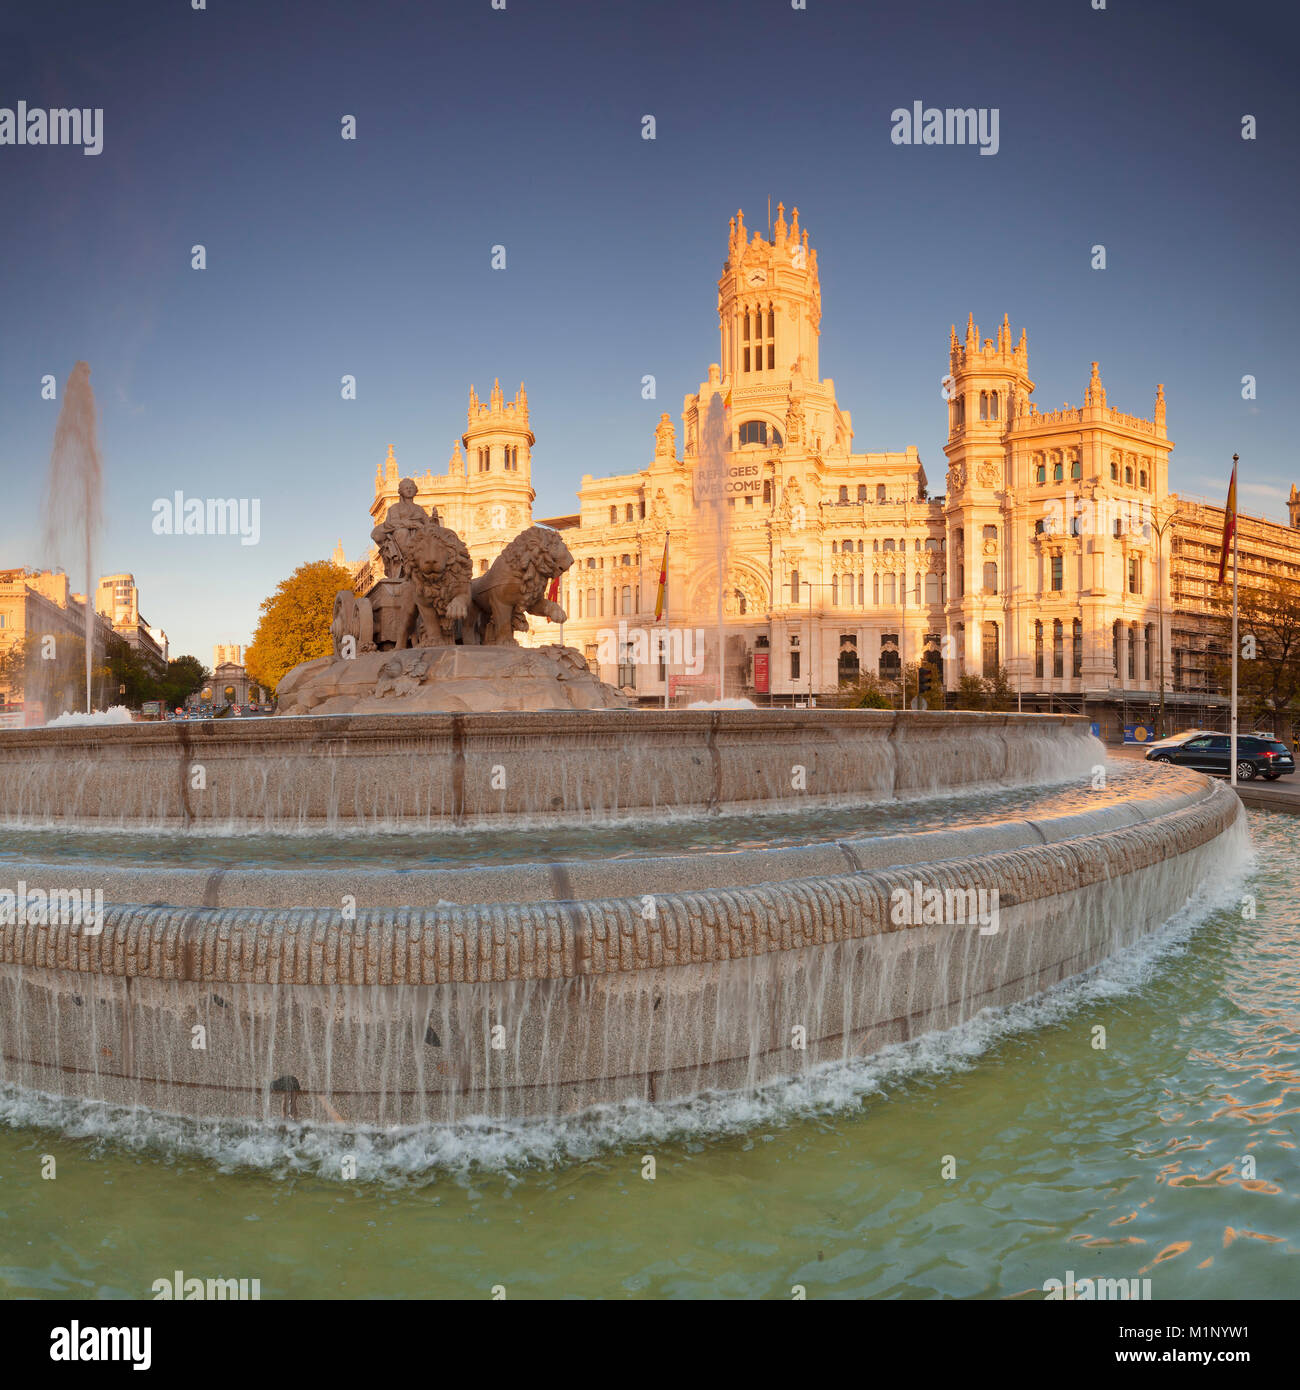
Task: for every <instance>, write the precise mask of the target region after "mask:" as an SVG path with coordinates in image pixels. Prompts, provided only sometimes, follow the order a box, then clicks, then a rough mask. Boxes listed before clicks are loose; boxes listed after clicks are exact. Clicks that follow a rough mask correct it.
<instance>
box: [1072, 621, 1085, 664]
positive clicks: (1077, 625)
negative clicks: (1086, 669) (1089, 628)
mask: <svg viewBox="0 0 1300 1390" xmlns="http://www.w3.org/2000/svg"><path fill="white" fill-rule="evenodd" d="M1073 635H1074V641H1073V648H1074V651H1073V660H1072V662H1071V665H1072V666H1073V668H1074V674H1075V675H1076V676H1081V675H1083V623H1082V622H1081V621H1080V620H1079V619H1078V618H1076V619H1075V620H1074V634H1073Z"/></svg>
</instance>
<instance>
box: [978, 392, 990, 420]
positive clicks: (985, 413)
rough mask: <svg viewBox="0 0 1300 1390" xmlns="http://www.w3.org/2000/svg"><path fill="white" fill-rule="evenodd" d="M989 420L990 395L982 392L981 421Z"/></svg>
mask: <svg viewBox="0 0 1300 1390" xmlns="http://www.w3.org/2000/svg"><path fill="white" fill-rule="evenodd" d="M988 418H989V393H988V392H987V391H981V392H980V419H981V420H987V419H988Z"/></svg>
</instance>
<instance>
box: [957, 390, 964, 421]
mask: <svg viewBox="0 0 1300 1390" xmlns="http://www.w3.org/2000/svg"><path fill="white" fill-rule="evenodd" d="M965 423H966V397H965V396H958V397H957V428H958V429H961V428H962V427H963V426H964V425H965Z"/></svg>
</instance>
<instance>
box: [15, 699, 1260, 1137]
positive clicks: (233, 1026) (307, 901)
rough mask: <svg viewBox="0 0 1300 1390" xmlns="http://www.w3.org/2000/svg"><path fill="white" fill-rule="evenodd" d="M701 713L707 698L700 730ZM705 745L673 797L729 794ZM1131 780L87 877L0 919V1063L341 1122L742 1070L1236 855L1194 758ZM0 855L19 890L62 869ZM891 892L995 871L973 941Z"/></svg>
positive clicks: (806, 1057)
mask: <svg viewBox="0 0 1300 1390" xmlns="http://www.w3.org/2000/svg"><path fill="white" fill-rule="evenodd" d="M603 717H604V716H602V718H603ZM619 717H620V718H621V717H622V716H619ZM633 717H634V718H637V717H638V716H633ZM470 718H471V720H475V719H478V718H481V717H480V716H472V717H470ZM1030 720H1032V717H1030ZM306 722H311V723H320V722H325V721H306ZM729 722H730V721H729V719H727V718H725V717H724V718H723V719H721V720H720V719H718V718H717V717H716V716H715V715H712V714H710V715H708V716H706V718H705V719H704V720H703V721H702V722H701V726H700V732H702V733H704V734H706V735H707V732H708V730H709V729H710V728H711V729H712V730H714V732H715V735H716V734H717V733H718V732H720V730H721V727H722V726H723V725H725V724H727V723H729ZM810 722H811V721H810ZM1013 722H1014V721H1006V722H1004V723H1003V724H1001V725H999V726H998V728H999V730H1000V732H999V733H997V734H995V735H994V737H1005V733H1006V731H1007V730H1008V729H1009V728H1011V727H1012V726H1013ZM1026 726H1027V727H1035V726H1034V725H1033V724H1032V723H1031V722H1030V721H1026ZM768 727H769V728H771V727H772V726H770V725H769V726H768ZM839 727H843V726H839ZM859 727H861V728H869V729H871V730H872V734H871V736H868V737H864V738H863V745H862V746H863V749H864V754H868V753H870V754H876V755H880V754H882V749H881V748H880V747H878V746H875V745H879V744H888V745H892V746H891V747H890V748H889V750H888V753H889V756H888V758H886V757H884V756H878V757H877V758H876V760H875V762H874V764H873V766H874V767H875V768H876V769H877V770H878V769H879V768H881V767H884V766H886V764H887V765H888V766H889V767H890V768H891V769H892V774H891V775H893V776H894V777H895V778H897V776H898V769H900V768H908V769H916V770H918V772H919V770H921V769H928V768H930V767H931V764H932V760H933V757H934V753H935V747H936V745H935V744H934V743H930V744H929V745H928V747H927V748H926V754H925V756H920V755H919V753H918V750H915V749H911V748H900V746H899V745H900V744H906V743H908V742H910V738H911V734H912V732H913V731H917V732H918V735H920V734H921V731H924V732H926V733H928V732H929V731H931V730H936V729H941V728H942V725H941V724H940V723H933V722H928V721H920V720H911V719H904V720H902V721H901V722H900V721H899V720H898V717H897V716H889V715H886V716H885V717H884V719H883V720H879V721H865V722H864V723H863V724H862V725H860V726H859ZM1036 727H1039V728H1041V727H1042V726H1041V725H1037V726H1036ZM1084 727H1085V729H1086V726H1084ZM1076 728H1077V725H1072V724H1071V723H1070V722H1068V721H1061V722H1058V723H1057V724H1056V725H1055V726H1054V730H1055V731H1054V732H1053V733H1052V734H1051V735H1050V736H1048V738H1047V740H1046V741H1047V743H1048V744H1050V743H1051V742H1052V741H1053V740H1059V745H1062V746H1063V749H1064V754H1065V756H1064V760H1063V761H1064V762H1065V763H1066V764H1068V763H1069V762H1070V760H1071V759H1072V758H1074V757H1075V756H1076V755H1077V754H1086V757H1087V758H1088V760H1089V763H1091V762H1092V761H1094V760H1095V755H1096V754H1097V753H1098V752H1099V751H1100V748H1099V745H1097V744H1096V743H1095V742H1094V741H1092V740H1090V739H1087V740H1082V741H1080V740H1077V739H1076V738H1075V736H1074V735H1075V729H1076ZM881 731H884V732H883V734H882V732H881ZM787 732H788V728H787ZM900 735H901V736H900ZM988 736H989V735H985V737H988ZM813 741H814V740H810V742H813ZM683 742H684V747H686V748H688V749H689V748H691V747H692V744H691V742H690V741H689V740H684V741H683ZM918 742H919V743H924V742H925V740H924V737H923V736H918ZM721 743H722V740H721V739H719V738H717V737H715V740H714V745H715V748H717V749H718V753H717V760H716V761H714V762H713V763H712V770H711V772H710V774H709V775H710V776H711V777H712V778H713V779H714V780H713V781H712V783H709V782H708V781H707V780H705V781H702V782H697V783H694V784H692V786H691V788H690V791H691V794H692V795H693V796H695V797H697V798H698V797H706V796H707V793H708V789H709V787H710V785H711V786H713V787H715V788H716V787H719V786H721V787H722V788H723V789H724V791H725V790H726V789H728V788H729V787H730V786H731V785H732V784H731V783H729V782H728V781H727V776H728V771H727V768H728V764H727V756H728V753H727V752H724V751H723V749H722V748H721V747H719V746H718V745H719V744H721ZM1076 744H1077V745H1078V746H1077V747H1076ZM705 746H706V747H707V744H706V745H705ZM756 746H757V745H756ZM823 746H824V745H823ZM697 751H698V747H697ZM843 751H844V750H841V752H843ZM787 754H788V746H787V747H786V748H783V749H782V750H781V751H780V752H779V753H773V754H772V755H771V756H772V757H773V759H774V760H777V761H774V762H773V764H772V766H773V768H775V767H777V766H779V759H780V758H784V757H785V756H787ZM466 756H467V757H468V753H467V754H466ZM534 756H535V754H534ZM688 756H693V754H692V755H688ZM980 756H982V755H980ZM948 760H949V761H951V751H950V752H949V755H948ZM863 761H864V762H869V761H871V758H870V757H869V756H864V758H863ZM974 761H975V762H978V756H977V757H976V758H975V759H974ZM1061 761H1062V760H1061V759H1059V758H1058V766H1057V772H1058V775H1062V773H1061ZM468 765H470V764H468V763H467V766H468ZM814 765H816V764H815V762H814ZM719 766H721V768H722V771H719V770H718V769H719ZM940 770H941V771H946V770H947V769H940ZM958 770H960V769H958ZM1001 771H1002V772H1003V774H1004V776H1005V772H1006V766H1005V764H1004V765H1003V767H1002V769H1001ZM772 775H773V776H774V777H775V775H776V774H775V772H773V773H772ZM908 775H912V774H911V773H909V774H908ZM1132 775H1133V776H1134V777H1135V778H1136V781H1135V783H1134V786H1133V790H1132V792H1131V794H1127V795H1125V796H1123V797H1122V798H1117V799H1112V800H1108V801H1106V802H1105V804H1100V805H1098V807H1097V809H1095V810H1087V811H1083V812H1073V813H1070V814H1064V815H1054V816H1029V817H1027V818H1023V819H1015V820H1006V821H1001V822H994V823H986V824H979V825H961V824H956V825H954V826H953V827H951V828H948V829H942V830H933V831H928V832H924V833H916V834H910V835H897V836H894V835H886V836H879V835H876V836H869V837H860V838H854V837H841V838H839V839H837V840H833V841H829V842H821V843H811V844H796V845H790V846H786V847H782V848H774V849H763V850H739V851H728V852H710V853H689V854H667V855H659V856H655V857H628V858H615V859H574V860H570V861H564V862H553V863H547V864H519V865H512V866H507V865H495V866H494V865H492V864H491V863H488V864H485V865H482V866H478V867H472V868H462V869H434V868H429V869H413V870H409V871H405V872H402V873H395V872H393V871H392V870H388V869H384V868H382V867H371V868H365V867H357V868H343V867H340V868H334V869H328V868H323V869H315V868H313V869H311V870H310V871H307V870H304V869H301V868H297V869H288V870H231V871H222V870H210V869H205V870H197V871H196V870H186V869H184V868H183V867H178V866H170V867H169V866H159V867H157V868H153V867H143V868H142V867H127V866H122V867H119V868H117V869H110V868H108V867H105V866H101V869H100V871H101V873H102V874H103V880H102V881H103V882H104V883H105V885H106V889H107V897H108V899H109V901H110V902H111V903H112V905H111V906H110V907H109V908H108V909H107V912H106V922H105V927H104V930H103V932H102V933H101V934H99V935H88V934H85V933H84V932H80V931H77V930H75V929H71V928H64V927H42V926H25V927H0V1054H2V1055H3V1059H4V1062H3V1074H4V1077H5V1079H7V1080H9V1081H12V1082H16V1083H18V1084H20V1085H24V1086H28V1087H32V1088H35V1089H40V1090H46V1091H54V1092H62V1093H66V1094H71V1095H76V1096H84V1097H89V1098H93V1099H97V1100H103V1101H108V1102H115V1103H120V1104H126V1105H137V1104H143V1105H147V1106H151V1107H154V1108H157V1109H161V1110H165V1111H173V1112H179V1113H186V1114H193V1115H213V1116H232V1117H252V1118H262V1119H267V1120H275V1119H279V1118H282V1117H294V1118H299V1119H305V1120H312V1121H321V1122H326V1123H338V1122H344V1123H348V1124H403V1123H411V1122H415V1121H421V1120H427V1119H433V1120H455V1119H463V1118H467V1117H470V1116H491V1117H517V1116H528V1115H542V1114H556V1113H563V1112H566V1111H572V1110H575V1109H579V1108H582V1107H585V1106H589V1105H592V1104H595V1103H599V1102H609V1101H619V1100H626V1099H632V1098H644V1099H665V1098H670V1097H677V1096H685V1095H689V1094H692V1093H695V1092H698V1091H700V1090H703V1089H706V1088H713V1087H720V1088H731V1087H743V1086H751V1085H754V1084H757V1083H760V1082H762V1081H764V1080H766V1079H769V1078H772V1077H776V1076H782V1075H789V1074H792V1073H797V1072H799V1071H801V1070H803V1069H804V1068H807V1067H810V1066H814V1065H817V1064H819V1063H822V1062H826V1061H831V1060H835V1059H839V1058H848V1057H853V1056H860V1055H865V1054H868V1053H870V1052H872V1051H874V1050H876V1049H878V1048H879V1047H881V1046H884V1045H886V1044H889V1043H892V1042H897V1041H901V1040H904V1039H907V1038H911V1037H915V1036H916V1035H918V1034H920V1033H922V1032H926V1031H929V1030H932V1029H938V1028H944V1027H948V1026H951V1025H953V1024H956V1023H958V1022H961V1021H963V1020H964V1019H966V1018H969V1017H971V1016H972V1015H973V1014H975V1013H976V1012H978V1011H979V1010H980V1009H982V1008H985V1007H988V1006H996V1005H1004V1004H1009V1003H1012V1002H1015V1001H1017V1000H1020V999H1024V998H1027V997H1029V996H1031V995H1033V994H1036V993H1038V992H1040V991H1041V990H1043V989H1046V988H1048V987H1049V986H1051V985H1053V984H1055V983H1057V982H1058V981H1060V980H1063V979H1065V978H1067V977H1069V976H1071V975H1074V974H1077V973H1079V972H1080V971H1083V970H1086V969H1088V968H1090V967H1091V966H1093V965H1095V964H1097V963H1098V962H1099V961H1101V960H1102V959H1104V958H1105V957H1106V956H1108V955H1110V954H1112V953H1113V952H1114V951H1116V950H1118V949H1121V948H1123V947H1125V946H1127V945H1130V944H1132V943H1133V942H1135V941H1136V940H1137V939H1138V938H1139V937H1141V936H1142V935H1143V934H1144V933H1146V932H1149V931H1151V930H1153V929H1154V928H1155V927H1157V926H1159V925H1160V924H1161V923H1163V922H1164V921H1166V920H1167V919H1168V918H1169V916H1170V915H1171V914H1172V913H1173V912H1174V911H1176V910H1177V909H1178V908H1179V907H1180V906H1182V905H1183V903H1185V902H1186V901H1187V900H1188V898H1190V897H1191V896H1192V895H1193V894H1194V893H1195V892H1196V891H1197V890H1198V889H1199V888H1200V887H1201V886H1202V885H1203V884H1205V883H1206V882H1207V880H1210V879H1212V878H1213V877H1214V876H1216V875H1221V874H1222V872H1223V870H1224V867H1225V865H1227V864H1228V863H1230V862H1231V861H1232V859H1233V858H1234V857H1235V856H1236V854H1237V852H1238V851H1239V849H1240V848H1241V846H1242V844H1243V843H1244V829H1243V812H1242V809H1241V806H1240V804H1239V802H1238V800H1237V798H1236V797H1235V796H1234V795H1233V794H1232V793H1231V791H1229V790H1228V789H1227V788H1226V787H1224V786H1222V785H1219V784H1217V783H1213V782H1210V781H1209V780H1207V779H1205V778H1203V777H1201V776H1199V775H1198V774H1195V773H1191V772H1187V771H1185V770H1183V769H1178V768H1170V767H1157V766H1154V765H1153V766H1150V767H1145V768H1142V769H1140V770H1138V771H1137V772H1135V773H1134V774H1132ZM736 785H737V787H740V786H743V784H742V783H737V784H736ZM940 785H943V783H942V782H941V783H940ZM721 799H722V800H726V798H725V797H723V798H721ZM426 804H427V803H426ZM623 804H625V803H624V802H620V805H623ZM695 804H699V802H698V801H697V802H696V803H695ZM706 804H707V802H706ZM512 833H513V832H512ZM490 853H491V850H490V844H486V845H485V855H486V856H487V857H489V858H490ZM25 872H26V875H27V881H28V882H29V884H31V885H32V886H39V885H41V884H42V883H45V884H48V885H50V886H55V885H57V884H60V883H62V884H66V883H68V882H69V881H70V879H75V878H76V877H77V875H76V872H75V869H73V868H70V866H69V865H68V864H67V863H59V864H52V865H46V866H42V865H31V866H28V867H27V869H26V870H25ZM914 883H920V884H921V885H922V886H923V887H924V888H938V889H940V890H943V889H953V890H956V891H961V892H967V891H969V890H971V889H976V890H978V889H979V888H984V889H985V890H994V889H996V890H997V892H998V897H999V920H998V929H997V931H996V933H994V934H989V935H984V934H981V932H980V930H979V928H978V926H977V925H974V924H971V925H960V924H944V923H934V922H931V923H926V922H921V923H913V924H900V923H898V922H896V921H895V920H894V919H893V914H892V913H891V895H892V893H893V890H895V889H898V888H904V889H909V888H910V887H911V886H912V885H913V884H914ZM349 900H351V901H352V902H353V903H355V914H352V912H351V911H350V909H349V908H348V906H347V904H348V902H349ZM199 1040H201V1043H200V1041H199Z"/></svg>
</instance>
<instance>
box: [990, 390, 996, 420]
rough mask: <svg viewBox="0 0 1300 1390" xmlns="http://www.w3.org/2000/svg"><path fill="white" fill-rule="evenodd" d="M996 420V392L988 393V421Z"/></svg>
mask: <svg viewBox="0 0 1300 1390" xmlns="http://www.w3.org/2000/svg"><path fill="white" fill-rule="evenodd" d="M997 418H998V392H996V391H990V392H989V419H990V420H996V419H997Z"/></svg>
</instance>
